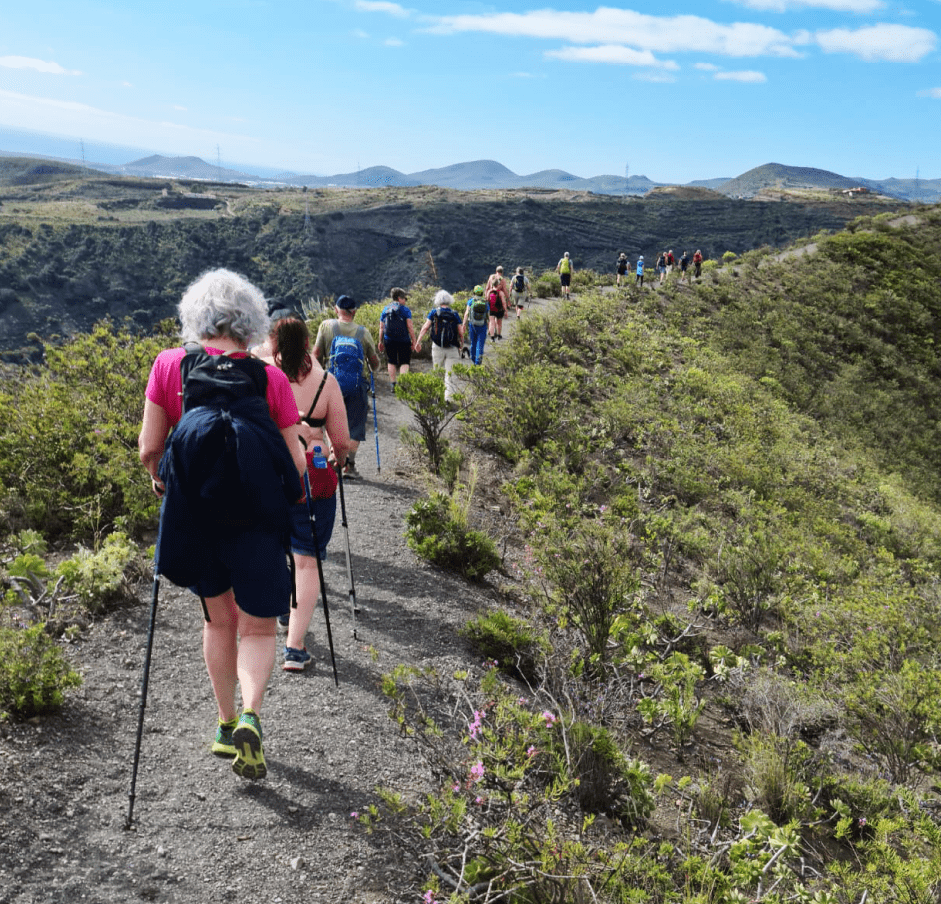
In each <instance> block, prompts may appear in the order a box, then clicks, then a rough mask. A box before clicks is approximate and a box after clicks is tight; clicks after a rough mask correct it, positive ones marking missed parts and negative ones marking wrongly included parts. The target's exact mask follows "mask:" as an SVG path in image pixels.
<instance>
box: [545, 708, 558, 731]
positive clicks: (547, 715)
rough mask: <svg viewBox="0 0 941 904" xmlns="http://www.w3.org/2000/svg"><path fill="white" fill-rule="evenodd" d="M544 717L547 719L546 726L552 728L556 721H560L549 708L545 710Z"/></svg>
mask: <svg viewBox="0 0 941 904" xmlns="http://www.w3.org/2000/svg"><path fill="white" fill-rule="evenodd" d="M542 717H543V719H545V720H546V728H552V726H553V725H555V723H556V722H557V721H558V720H557V719H556V717H555V716H554V715H553V714H552V713H550V712H549V710H543V713H542Z"/></svg>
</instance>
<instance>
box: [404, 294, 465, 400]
mask: <svg viewBox="0 0 941 904" xmlns="http://www.w3.org/2000/svg"><path fill="white" fill-rule="evenodd" d="M453 304H454V299H453V298H452V297H451V293H450V292H445V290H444V289H440V290H439V291H438V292H437V294H436V295H435V306H434V307H433V308H432V309H431V310H430V311H429V312H428V317H427V318H426V319H425V322H424V323H423V324H422V328H421V330H420V331H419V333H418V338H417V339H416V340H415V351H416V352H418V351H421V341H422V339H424V338H425V336H426V335H427V334H428V333H429V332H430V333H431V363H432V364H433V365H434V366H435V367H443V368H444V400H445V402H450V401H451V399H452V398H453V397H454V394H455V392H456V391H457V385H456V383H455V381H454V377H453V376H452V374H451V368H452V367H454V365H455V364H459V363H460V361H461V346H462V345H463V344H464V324H463V322H462V321H461V318H460V317H459V316H458V315H457V314H456V313H455V312H454V311H452V310H451V305H453Z"/></svg>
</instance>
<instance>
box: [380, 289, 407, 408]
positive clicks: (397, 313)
mask: <svg viewBox="0 0 941 904" xmlns="http://www.w3.org/2000/svg"><path fill="white" fill-rule="evenodd" d="M391 296H392V301H391V303H390V304H387V305H386V306H385V307H384V308H383V309H382V313H381V314H380V315H379V346H378V348H379V352H380V354H381V353H382V352H383V351H385V353H386V360H387V361H388V362H389V382H390V383H391V384H392V391H393V392H395V384H396V381H397V380H398V378H399V374H400V373H403V374H405V373H408V370H409V367H410V366H411V363H412V346H413V345H414V344H415V328H414V327H413V326H412V312H411V311H410V310H409V308H408V307H407V306H406V305H405V304H403V302H406V301H408V295H407V294H406V293H405V289H400V288H398V287H396V288H394V289H393V290H392V292H391Z"/></svg>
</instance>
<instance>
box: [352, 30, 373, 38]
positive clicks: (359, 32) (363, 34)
mask: <svg viewBox="0 0 941 904" xmlns="http://www.w3.org/2000/svg"><path fill="white" fill-rule="evenodd" d="M353 37H354V38H359V39H360V40H363V41H368V40H369V38H370V37H371V35H370V34H369V32H368V31H363V30H362V29H361V28H357V29H356V30H355V31H354V32H353Z"/></svg>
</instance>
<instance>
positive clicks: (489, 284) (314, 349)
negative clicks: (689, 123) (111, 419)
mask: <svg viewBox="0 0 941 904" xmlns="http://www.w3.org/2000/svg"><path fill="white" fill-rule="evenodd" d="M626 260H627V259H626V255H624V254H621V255H620V257H619V258H618V265H617V277H618V285H620V284H621V277H622V276H624V275H625V274H626V273H627V263H626ZM692 263H693V266H694V268H695V272H696V275H697V276H698V275H699V272H700V267H701V263H702V255H701V254H700V253H699V251H697V252H696V254H695V255H693V258H692ZM688 264H689V261H688V256H687V254H686V253H685V252H684V253H683V256H682V257H681V258H680V262H679V267H680V270H681V272H682V273H684V274H685V273H686V272H687V268H688ZM674 265H675V261H674V259H673V253H672V251H671V252H664V253H663V254H661V255H660V258H659V259H658V264H657V268H658V270H659V271H660V274H661V281H662V279H663V278H664V275H665V272H669V270H668V269H667V268H672V267H673V266H674ZM661 267H662V268H663V269H661ZM556 271H557V272H558V273H559V276H560V282H561V286H562V295H563V298H567V297H568V296H569V295H570V294H571V281H572V275H573V273H574V265H573V263H572V259H571V256H570V255H569V253H568V252H565V254H564V255H563V257H562V258H561V259H560V260H559V263H558V265H557V267H556ZM637 281H638V282H639V283H640V284H641V285H642V284H643V258H642V257H641V258H640V259H639V260H638V264H637ZM530 292H531V286H530V281H529V278H528V277H527V276H526V273H525V272H524V269H523V268H522V267H517V268H516V272H515V273H514V274H513V276H512V277H511V278H510V279H507V278H506V277H505V276H504V274H503V267H502V266H498V267H496V269H495V270H494V272H493V273H492V274H491V275H490V277H489V278H488V279H487V281H486V283H485V284H480V285H477V286H475V287H474V290H473V293H472V294H471V296H470V297H469V298H468V299H467V301H466V303H465V305H464V310H463V316H462V315H461V314H459V313H458V312H457V311H455V310H454V307H455V302H454V298H453V296H452V295H451V294H450V293H449V292H447V291H445V290H443V289H442V290H440V291H438V292H437V293H436V295H435V297H434V306H433V307H432V309H431V310H430V311H429V312H428V314H427V316H426V318H425V321H424V323H423V324H422V327H421V329H420V330H419V331H418V333H417V335H416V333H415V329H414V326H413V324H412V312H411V310H410V309H409V307H408V305H407V302H408V293H407V292H406V291H405V290H404V289H401V288H399V287H395V288H393V289H392V290H391V293H390V302H389V304H387V305H386V306H385V307H383V308H382V311H381V314H380V317H379V330H378V337H379V338H378V342H374V340H373V336H372V333H371V332H370V330H368V329H367V328H366V327H365V326H363V325H361V324H357V323H355V322H354V318H355V315H356V308H357V303H356V301H355V300H354V299H353V298H351V297H350V296H348V295H341V296H340V297H339V298H337V300H336V302H335V305H334V310H335V317H333V318H330V319H327V320H324V321H323V322H322V323H321V324H320V327H319V329H318V331H317V335H316V337H315V338H314V340H313V343H311V337H310V333H309V330H308V327H307V323H306V321H305V319H304V317H303V316H302V315H301V314H299V313H297V312H293V311H289V310H274V311H271V310H269V306H268V303H267V302H266V300H265V298H264V296H263V295H262V293H261V291H260V290H259V289H258V288H256V287H255V286H254V285H252V284H251V283H250V282H248V280H246V279H245V278H244V277H242V276H240V275H239V274H237V273H233V272H232V271H229V270H224V269H220V270H213V271H210V272H208V273H206V274H204V275H203V276H202V277H200V278H199V279H198V280H196V281H195V282H194V283H193V284H192V285H190V286H189V287H188V288H187V290H186V292H185V293H184V294H183V297H182V299H181V301H180V304H179V309H178V312H179V318H180V323H181V338H182V339H183V345H181V346H177V347H175V348H170V349H166V350H165V351H163V352H161V353H160V354H159V355H158V356H157V357H156V359H155V361H154V363H153V366H152V368H151V371H150V376H149V379H148V382H147V388H146V391H145V400H144V414H143V423H142V425H141V430H140V435H139V437H138V446H139V453H140V459H141V462H142V463H143V465H144V467H145V468H146V469H147V471H148V473H149V474H150V477H151V480H152V485H153V490H154V492H155V493H156V494H157V496H159V497H161V510H160V526H159V531H158V537H157V544H156V556H155V573H156V574H159V575H161V576H164V577H166V578H167V579H168V580H170V581H172V582H173V583H175V584H177V585H178V586H182V587H188V588H189V589H190V590H192V592H193V593H195V594H196V595H197V596H199V598H200V600H201V602H202V609H203V616H204V625H203V656H204V659H205V662H206V668H207V671H208V673H209V680H210V684H211V686H212V690H213V693H214V695H215V700H216V706H217V709H218V724H217V726H216V733H215V737H214V739H213V741H212V745H211V749H212V752H213V753H214V754H217V755H219V756H224V757H229V758H231V760H232V769H233V770H234V772H235V773H236V774H237V775H239V776H242V777H243V778H247V779H260V778H263V777H264V776H265V775H266V774H267V766H266V763H265V757H264V751H263V747H262V730H261V722H260V716H259V713H260V710H261V706H262V702H263V699H264V693H265V688H266V686H267V684H268V681H269V679H270V677H271V673H272V671H273V669H274V665H275V661H276V659H277V630H278V624H279V623H280V624H281V626H283V627H285V628H286V629H287V635H286V637H285V643H284V650H283V661H282V668H283V669H284V670H285V671H287V672H302V671H304V670H305V669H306V668H307V667H308V665H309V664H310V663H311V655H310V653H309V652H308V651H307V649H306V647H305V638H306V636H307V632H308V628H309V626H310V622H311V618H312V616H313V613H314V609H315V607H316V604H317V598H318V596H319V595H320V593H321V581H322V562H323V558H324V556H325V555H326V551H327V545H328V543H329V541H330V538H331V535H332V533H333V528H334V524H335V521H336V515H337V490H338V488H339V494H340V501H341V507H343V522H344V524H346V519H345V505H344V503H343V481H344V480H356V479H357V478H358V477H359V472H358V471H357V469H356V454H357V450H358V448H359V445H360V443H362V442H363V441H364V440H365V438H366V425H367V420H368V410H369V394H370V388H372V392H373V409H374V419H375V380H374V372H375V371H376V370H377V369H378V367H379V363H380V358H379V355H380V354H381V353H385V355H386V359H387V364H388V372H389V381H390V383H391V386H392V390H393V392H394V391H395V388H396V382H397V380H398V377H399V375H400V374H401V373H405V372H407V371H408V370H409V367H410V364H411V356H412V354H413V353H417V352H419V351H420V349H421V347H422V343H423V341H424V339H425V338H426V337H428V338H430V340H431V356H432V363H433V364H434V366H435V367H441V368H443V369H444V371H445V401H446V402H448V403H452V402H453V399H454V396H455V394H456V392H457V391H458V387H457V385H456V381H455V377H454V374H453V373H452V368H453V366H454V364H455V363H457V362H459V361H460V360H461V358H462V356H463V355H465V354H469V356H470V360H471V362H472V363H473V364H475V365H480V364H481V361H482V358H483V354H484V349H485V348H486V342H487V337H488V336H489V337H490V341H491V342H492V343H495V342H498V341H500V340H501V339H502V338H503V321H504V320H505V319H507V318H508V317H510V316H512V314H513V313H514V312H515V315H516V319H517V320H519V319H520V318H521V317H522V316H523V312H524V309H525V307H526V304H527V301H528V300H529V298H530ZM376 436H377V456H378V425H376ZM288 552H289V553H290V555H288V554H287V553H288ZM350 578H351V582H352V575H351V576H350ZM354 611H355V607H354ZM239 689H240V691H241V700H242V706H241V710H239V707H238V706H237V701H236V693H237V691H238V690H239Z"/></svg>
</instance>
